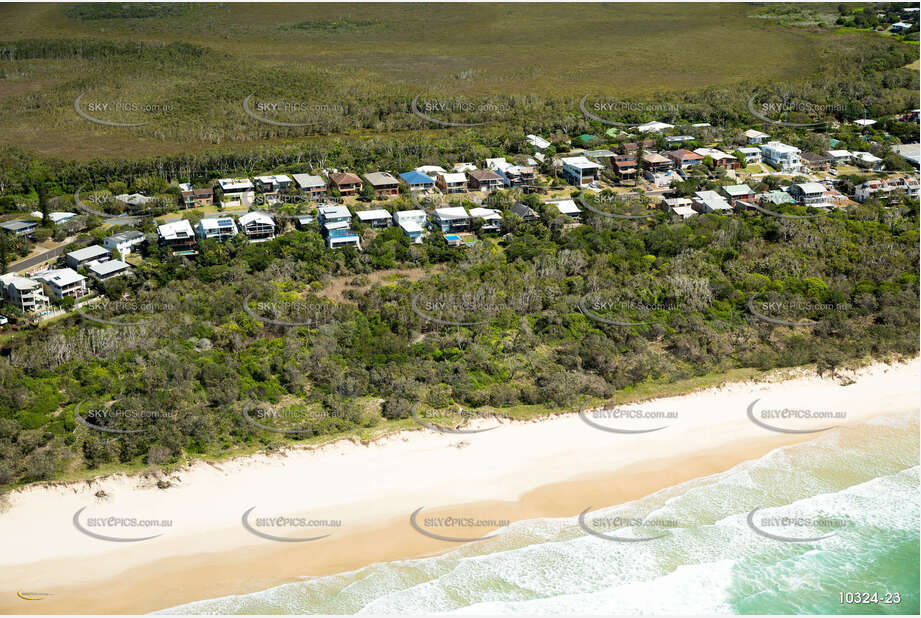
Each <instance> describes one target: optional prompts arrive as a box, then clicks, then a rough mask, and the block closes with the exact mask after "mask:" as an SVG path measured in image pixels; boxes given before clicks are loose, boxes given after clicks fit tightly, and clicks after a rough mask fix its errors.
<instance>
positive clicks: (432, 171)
mask: <svg viewBox="0 0 921 618" xmlns="http://www.w3.org/2000/svg"><path fill="white" fill-rule="evenodd" d="M414 171H416V172H419V173H420V174H425V175H426V176H430V177H437V176H438V174H446V173H447V171H448V170H446V169H445V168H443V167H441V166H440V165H420V166H419V167H417V168H416V169H415V170H414Z"/></svg>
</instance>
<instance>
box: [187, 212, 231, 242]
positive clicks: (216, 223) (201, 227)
mask: <svg viewBox="0 0 921 618" xmlns="http://www.w3.org/2000/svg"><path fill="white" fill-rule="evenodd" d="M195 235H196V236H198V237H199V238H200V239H202V240H218V241H221V242H223V241H225V240H228V239H230V238H233V237H234V236H236V235H237V224H236V223H234V221H233V217H231V216H229V215H218V216H211V217H204V218H203V219H202V220H201V221H199V222H198V223H197V224H196V225H195Z"/></svg>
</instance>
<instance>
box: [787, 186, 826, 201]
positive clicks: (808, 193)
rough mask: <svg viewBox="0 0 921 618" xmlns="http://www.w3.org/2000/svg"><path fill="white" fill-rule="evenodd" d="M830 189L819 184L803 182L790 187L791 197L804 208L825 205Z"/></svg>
mask: <svg viewBox="0 0 921 618" xmlns="http://www.w3.org/2000/svg"><path fill="white" fill-rule="evenodd" d="M827 192H828V188H827V187H826V186H825V185H823V184H820V183H817V182H803V183H800V184H797V185H792V186H791V187H790V195H791V196H792V197H793V198H794V199H795V200H796V201H797V202H799V203H800V204H802V205H804V206H813V205H818V204H824V203H825V202H826V201H827V200H826V198H825V194H826V193H827Z"/></svg>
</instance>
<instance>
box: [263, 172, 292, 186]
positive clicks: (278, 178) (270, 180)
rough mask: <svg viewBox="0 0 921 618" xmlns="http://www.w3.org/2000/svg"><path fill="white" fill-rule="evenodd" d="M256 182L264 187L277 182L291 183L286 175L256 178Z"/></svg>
mask: <svg viewBox="0 0 921 618" xmlns="http://www.w3.org/2000/svg"><path fill="white" fill-rule="evenodd" d="M256 180H257V181H258V182H261V183H262V184H264V185H267V184H269V183H272V184H275V183H277V182H291V178H290V177H289V176H287V175H286V174H276V175H274V176H256Z"/></svg>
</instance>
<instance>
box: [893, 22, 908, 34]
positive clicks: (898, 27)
mask: <svg viewBox="0 0 921 618" xmlns="http://www.w3.org/2000/svg"><path fill="white" fill-rule="evenodd" d="M889 29H890V30H891V31H892V32H903V31H905V30H911V24H910V23H908V22H907V21H897V22H895V23H894V24H892V26H891V27H890V28H889Z"/></svg>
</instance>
